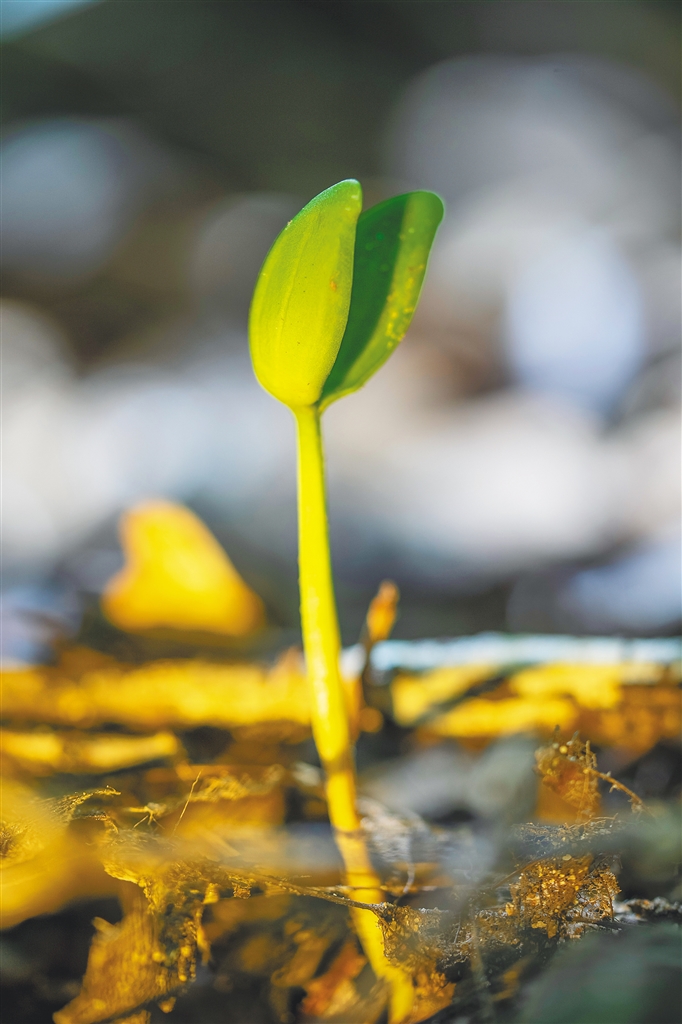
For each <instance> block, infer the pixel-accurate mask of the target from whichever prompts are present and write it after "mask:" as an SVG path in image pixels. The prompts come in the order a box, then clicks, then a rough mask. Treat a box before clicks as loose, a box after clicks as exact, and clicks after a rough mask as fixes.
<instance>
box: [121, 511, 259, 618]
mask: <svg viewBox="0 0 682 1024" xmlns="http://www.w3.org/2000/svg"><path fill="white" fill-rule="evenodd" d="M120 532H121V543H122V545H123V550H124V553H125V558H126V564H125V566H124V568H123V569H122V570H121V572H119V573H118V574H117V575H116V576H114V577H113V579H111V580H110V581H109V583H108V584H107V586H106V588H105V591H104V593H103V595H102V609H103V611H104V614H105V615H106V616H107V618H108V619H109V620H110V621H111V622H112V623H113V624H114V625H115V626H118V627H119V628H120V629H125V630H131V631H135V630H149V629H158V628H169V629H181V630H185V631H187V630H199V631H206V632H210V633H219V634H221V635H225V636H245V635H246V634H248V633H251V632H253V631H254V630H256V629H258V628H259V627H260V626H262V625H263V623H264V620H265V616H264V609H263V602H262V601H261V599H260V598H259V597H258V596H257V595H256V594H254V592H253V591H252V590H251V589H250V588H249V587H247V585H246V584H245V583H244V581H243V580H242V578H241V576H240V575H239V573H238V572H237V570H236V569H235V568H234V566H233V565H232V563H231V561H230V559H229V558H228V557H227V555H226V553H225V551H224V550H223V548H222V547H221V546H220V545H219V544H218V542H217V540H216V539H215V537H214V536H213V535H212V534H211V533H210V531H209V530H208V529H207V528H206V527H205V526H204V524H203V523H202V522H201V521H200V520H199V519H198V518H197V517H196V516H195V515H194V513H193V512H190V510H189V509H187V508H184V507H183V506H182V505H174V504H172V503H171V502H168V501H150V502H145V503H144V504H141V505H138V506H136V507H135V508H132V509H130V510H129V511H128V512H126V513H124V515H123V516H122V518H121V523H120Z"/></svg>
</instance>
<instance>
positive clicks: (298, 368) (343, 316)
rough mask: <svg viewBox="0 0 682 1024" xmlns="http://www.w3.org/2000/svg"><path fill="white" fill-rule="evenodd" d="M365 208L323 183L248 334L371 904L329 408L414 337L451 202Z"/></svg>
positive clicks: (385, 967)
mask: <svg viewBox="0 0 682 1024" xmlns="http://www.w3.org/2000/svg"><path fill="white" fill-rule="evenodd" d="M361 207H362V190H361V188H360V184H359V182H357V181H355V180H353V179H350V180H348V181H341V182H339V183H338V184H337V185H333V186H332V187H331V188H328V189H327V190H326V191H324V192H322V193H320V195H318V196H316V197H315V198H314V199H313V200H312V201H311V202H310V203H308V205H307V206H306V207H304V209H303V210H301V212H300V213H299V214H298V215H297V216H296V217H294V219H293V220H292V221H290V223H289V224H288V225H287V226H286V228H285V229H284V231H282V233H281V234H280V235H279V237H278V238H277V240H276V241H275V243H274V245H273V247H272V249H271V250H270V252H269V254H268V256H267V258H266V260H265V263H264V264H263V268H262V270H261V273H260V277H259V278H258V283H257V284H256V289H255V292H254V296H253V302H252V304H251V313H250V318H249V339H250V346H251V358H252V361H253V368H254V372H255V374H256V377H257V378H258V380H259V382H260V384H261V385H262V386H263V388H265V390H266V391H268V392H269V393H270V394H271V395H273V396H274V397H275V398H277V399H278V400H279V401H280V402H283V403H284V405H286V406H288V407H289V409H291V411H292V413H293V415H294V417H295V420H296V427H297V439H298V524H299V527H298V529H299V548H298V552H299V582H300V596H301V621H302V628H303V644H304V648H305V656H306V665H307V674H308V679H309V686H310V694H311V716H312V726H313V736H314V738H315V743H316V746H317V750H318V753H319V755H320V760H321V761H322V764H323V766H324V769H325V774H326V788H327V802H328V808H329V817H330V820H331V823H332V826H333V828H334V829H335V833H336V837H337V842H338V844H339V847H340V850H341V853H342V855H343V858H344V863H345V866H346V873H347V877H348V882H349V884H350V885H352V886H355V887H356V892H355V893H354V896H355V898H356V899H357V900H364V902H368V903H373V902H379V901H381V898H382V897H381V891H380V888H379V882H378V879H377V877H376V874H375V872H374V870H373V868H372V865H371V862H370V859H369V856H368V853H367V850H366V848H365V845H364V842H363V840H362V838H361V832H360V820H359V817H358V813H357V810H356V806H355V769H354V754H353V744H352V739H351V730H350V725H349V717H348V710H347V705H346V700H345V695H344V688H343V684H342V681H341V676H340V672H339V653H340V637H339V626H338V620H337V614H336V604H335V600H334V587H333V579H332V569H331V559H330V552H329V534H328V526H327V509H326V499H325V484H324V455H323V448H322V437H321V433H320V416H321V414H322V412H323V411H324V410H325V409H326V408H327V407H328V406H329V405H331V403H332V402H335V401H336V400H337V399H339V398H342V397H343V396H344V395H348V394H351V393H352V392H353V391H357V390H358V389H359V388H361V387H362V386H363V384H365V383H366V382H367V381H368V380H369V378H370V377H371V376H372V375H373V374H374V373H375V372H376V371H377V370H378V369H379V367H380V366H381V365H382V364H383V363H384V362H385V361H386V360H387V359H388V357H389V356H390V354H391V352H392V351H393V349H394V348H395V347H396V346H397V345H398V343H399V342H400V341H401V339H402V338H403V335H404V334H405V332H406V330H407V328H408V326H409V324H410V321H411V319H412V314H413V313H414V310H415V307H416V305H417V299H418V297H419V292H420V289H421V285H422V281H423V279H424V272H425V270H426V262H427V259H428V254H429V250H430V248H431V243H432V242H433V238H434V235H435V232H436V229H437V227H438V225H439V223H440V221H441V219H442V216H443V204H442V202H441V200H440V199H439V198H438V196H437V195H434V193H432V192H409V193H407V194H406V195H402V196H396V197H395V198H393V199H388V200H387V201H386V202H383V203H379V204H378V205H377V206H374V207H372V208H371V209H369V210H366V211H365V212H364V213H361V212H360V211H361ZM355 923H356V927H357V928H358V932H359V934H360V937H361V941H362V943H363V946H364V948H365V952H366V953H367V955H368V957H369V959H370V962H371V963H372V966H373V968H374V970H375V972H376V973H378V974H379V975H382V976H383V977H385V978H386V979H387V980H388V981H389V983H390V984H391V988H392V1000H391V1002H392V1007H391V1018H392V1020H395V1021H397V1020H401V1019H405V1018H406V1017H407V1016H408V1014H409V1012H410V1007H411V1004H412V999H413V995H412V985H411V982H410V981H409V979H407V978H406V976H405V975H403V974H402V973H401V972H399V971H398V969H397V968H391V967H390V966H389V964H388V963H387V961H386V960H385V957H384V955H383V945H382V942H381V933H380V930H379V926H378V922H377V918H376V916H375V915H374V914H373V913H372V912H369V911H358V912H356V914H355Z"/></svg>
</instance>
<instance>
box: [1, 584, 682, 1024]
mask: <svg viewBox="0 0 682 1024" xmlns="http://www.w3.org/2000/svg"><path fill="white" fill-rule="evenodd" d="M396 602H397V591H396V590H395V588H390V587H384V588H383V589H382V591H380V594H379V595H378V597H377V599H375V602H373V605H372V609H371V611H370V615H369V616H368V623H367V626H366V631H365V634H364V637H363V643H364V645H365V649H366V651H367V652H369V651H370V650H371V646H372V644H373V643H374V642H376V641H377V640H380V639H383V638H385V636H386V635H388V633H389V632H390V628H391V626H392V623H393V620H394V618H395V611H396ZM524 671H525V675H524ZM582 671H583V670H582V669H581V668H580V667H579V666H563V667H562V666H547V667H543V666H540V667H539V668H538V669H536V670H535V669H534V670H533V671H528V670H518V671H516V672H511V673H500V671H499V668H498V667H496V666H474V667H471V666H469V667H467V670H466V671H459V670H452V671H451V670H436V671H435V672H432V673H425V674H422V676H421V677H415V676H414V675H412V676H410V675H409V674H402V675H401V674H400V673H399V674H398V675H397V676H396V677H395V678H394V680H393V682H392V683H391V684H390V685H389V687H388V688H387V689H386V688H384V690H385V692H384V693H383V694H382V696H381V700H380V701H376V700H375V697H376V691H377V690H379V689H381V688H380V687H376V686H375V685H374V681H373V680H372V678H371V676H368V675H367V673H365V675H363V677H362V678H356V679H351V680H346V684H345V685H346V691H347V699H348V703H349V709H351V712H352V720H353V721H354V722H355V728H356V730H358V731H363V730H364V731H365V732H367V733H368V734H370V735H371V734H376V733H377V732H378V731H379V730H381V729H382V728H383V727H384V723H385V720H386V718H389V719H390V718H393V719H394V721H396V722H397V723H398V724H399V725H401V726H402V729H403V733H404V735H405V737H406V741H407V740H409V742H410V743H411V744H412V745H413V748H415V749H419V747H420V745H421V746H422V747H423V746H424V745H426V746H429V745H433V744H434V743H435V744H438V743H442V742H443V736H444V735H446V732H444V731H443V726H442V725H439V724H438V723H442V722H443V721H445V722H448V721H449V722H452V718H450V719H448V715H452V712H453V710H456V709H458V708H459V709H462V711H467V708H469V709H470V710H469V711H467V714H469V715H470V717H469V719H468V724H467V726H466V729H464V728H462V726H461V723H462V721H464V719H460V726H459V727H458V728H459V733H458V735H459V738H460V741H462V742H469V744H470V749H472V750H475V749H481V748H482V747H485V746H486V744H488V743H489V742H490V741H491V738H494V737H495V735H499V732H496V730H497V729H498V725H499V723H500V721H501V718H500V711H501V709H503V708H504V707H505V706H506V704H507V702H508V701H509V700H513V701H516V702H519V701H520V702H522V703H523V702H526V712H524V714H525V715H526V717H525V719H523V715H522V716H521V717H520V719H519V720H521V719H523V720H524V721H526V722H527V721H528V720H532V722H533V729H534V730H535V732H536V735H539V737H542V736H543V734H544V735H545V737H546V739H545V741H544V742H541V745H540V746H538V748H537V751H536V757H535V760H536V773H537V776H538V780H539V800H538V811H539V817H536V819H535V820H534V821H532V822H530V823H527V824H517V825H511V826H509V825H508V823H505V824H497V825H494V824H493V825H492V826H491V825H489V826H487V827H486V828H483V829H481V828H477V827H474V826H472V825H470V824H467V823H466V822H463V823H461V824H457V823H455V824H450V825H448V824H445V825H438V824H434V823H432V824H429V823H428V822H426V821H425V820H424V819H423V818H421V817H420V816H419V815H418V814H416V813H413V812H404V811H403V812H400V813H397V812H394V811H391V810H389V809H388V808H386V807H385V806H384V805H383V804H381V803H380V802H379V801H377V800H370V799H368V798H363V799H362V800H361V801H360V805H359V807H360V812H361V815H362V829H363V834H364V839H365V842H366V844H367V847H368V849H369V850H370V852H371V856H372V861H373V863H374V865H375V867H376V869H377V871H378V873H379V876H380V878H381V900H380V901H379V902H376V903H372V904H367V903H366V902H362V901H358V900H357V899H356V898H355V893H354V890H353V888H352V887H351V886H348V885H347V884H345V883H344V876H343V869H342V865H341V863H340V861H339V858H338V854H337V852H336V848H335V846H334V844H333V842H332V838H331V833H330V830H329V826H328V822H327V818H326V807H325V799H324V787H323V785H322V779H321V776H320V773H319V769H317V768H316V767H315V766H314V765H310V764H306V763H305V762H304V761H301V760H300V751H301V749H302V748H301V741H302V740H305V737H306V735H309V726H310V715H309V711H308V707H307V703H306V700H307V698H306V691H305V687H304V676H303V670H302V665H301V661H300V657H299V655H298V654H296V653H288V654H286V655H285V656H284V657H283V658H282V659H280V661H279V662H277V663H275V665H274V667H272V668H270V669H267V668H263V667H262V666H260V665H258V664H255V663H248V662H243V661H241V662H240V661H236V662H235V661H229V660H227V661H219V660H218V661H213V662H203V661H198V660H193V659H185V660H182V659H179V660H177V661H172V660H170V661H169V660H166V661H160V662H158V661H157V662H150V663H146V664H145V663H142V664H125V663H120V662H117V661H116V660H115V659H113V658H112V657H110V656H108V655H104V654H101V653H99V652H97V651H88V650H86V649H83V648H78V649H71V650H68V649H67V650H64V651H63V652H62V655H61V660H59V661H57V663H56V665H55V666H52V667H34V668H28V669H20V670H18V671H14V672H10V673H7V674H6V679H5V680H4V681H3V682H4V686H5V687H6V697H7V699H6V700H5V711H4V714H5V721H6V728H5V729H4V730H3V732H2V733H1V734H0V749H1V750H2V755H3V762H2V764H3V776H4V792H3V815H2V817H3V823H2V832H1V834H0V854H1V859H0V863H1V864H2V870H1V872H0V878H1V880H2V894H3V909H4V914H5V920H4V923H5V925H10V926H11V925H14V924H17V923H18V922H20V921H24V920H28V919H31V918H34V917H35V916H36V915H39V914H43V913H52V912H54V911H56V910H58V909H59V908H60V907H61V906H63V905H64V903H66V902H67V901H68V900H73V899H83V898H87V897H95V896H101V895H105V894H112V893H115V894H116V897H117V898H118V900H119V903H120V905H121V907H122V910H123V917H122V919H121V921H120V922H118V923H114V924H112V923H110V922H108V921H106V920H104V919H103V918H97V919H95V922H94V926H95V934H94V936H93V938H92V943H91V947H90V953H89V957H88V962H87V968H86V970H85V974H84V977H83V980H82V984H81V987H80V991H79V993H78V994H77V995H75V997H74V998H72V999H71V1001H70V1002H68V1003H67V1005H65V1006H63V1007H62V1008H61V1009H60V1010H58V1011H57V1012H56V1013H55V1015H54V1021H55V1024H105V1022H111V1024H114V1022H115V1024H149V1022H150V1021H152V1020H156V1019H157V1017H156V1016H155V1015H156V1014H158V1012H162V1013H163V1014H168V1015H169V1018H168V1019H169V1021H172V1019H173V1018H174V1014H175V1010H176V1007H178V1005H180V1006H182V1005H185V1003H187V1000H188V999H189V1000H190V1003H191V999H192V993H193V992H197V991H199V992H200V991H201V990H202V989H201V986H202V985H203V987H204V988H205V987H206V984H207V982H206V978H207V977H208V978H209V979H210V989H211V992H212V993H213V995H212V997H211V998H213V999H216V1000H220V999H222V1000H223V1003H221V1004H220V1005H221V1006H222V1007H223V1009H222V1010H221V1017H220V1019H221V1020H223V1019H224V1020H225V1021H229V1020H234V1021H238V1020H239V1021H241V1020H243V1019H244V1018H243V1016H242V1017H240V1016H229V1014H230V1012H231V1011H230V1004H231V1001H232V1000H233V999H235V1000H237V1002H236V1003H235V1006H236V1007H238V1006H239V1005H242V1004H239V1003H238V997H239V993H240V992H251V993H254V992H255V991H256V990H257V992H258V995H257V996H255V995H252V996H251V997H250V998H252V999H258V1000H260V1004H261V1011H259V1012H261V1016H262V1018H263V1019H264V1020H265V1019H267V1020H272V1021H281V1022H294V1021H300V1022H312V1021H332V1022H333V1021H336V1022H339V1024H353V1022H356V1021H357V1022H358V1024H372V1022H377V1024H379V1022H381V1021H382V1020H384V1019H385V1014H386V1007H387V1000H388V995H389V994H388V990H387V985H386V982H385V981H384V980H382V979H381V978H378V977H377V976H376V975H375V974H374V972H373V970H372V968H371V966H370V964H369V963H368V960H367V958H366V956H365V955H364V953H363V951H362V948H361V946H360V944H359V942H358V938H357V935H356V933H355V929H354V925H353V918H352V915H351V910H352V909H353V908H354V907H358V906H361V907H363V908H365V909H367V910H368V911H370V912H371V913H372V914H374V915H375V916H376V919H377V920H378V922H379V925H380V928H381V932H382V935H383V940H384V950H385V955H386V957H387V960H388V962H389V963H391V964H395V965H397V966H399V967H400V968H401V970H402V971H407V973H408V974H409V976H410V977H411V979H412V985H413V989H414V996H415V998H414V1001H413V1007H412V1010H411V1011H410V1016H409V1017H405V1018H404V1024H410V1022H414V1024H416V1022H417V1021H425V1020H428V1019H430V1018H432V1017H434V1015H436V1017H435V1018H434V1019H438V1020H441V1019H442V1020H446V1019H452V1020H454V1019H456V1018H457V1019H464V1020H469V1019H471V1020H472V1021H473V1020H480V1021H485V1020H493V1019H495V1017H496V1014H499V1013H500V1012H502V1010H503V1009H504V1007H506V1006H515V1005H516V1002H517V1001H518V998H519V992H525V991H526V988H525V987H524V986H527V979H531V981H532V979H533V977H535V976H538V973H540V975H541V974H542V972H543V971H544V970H545V969H546V965H547V964H548V963H550V962H551V960H552V958H553V956H554V954H555V953H556V951H557V950H559V949H561V948H563V947H564V946H565V945H566V944H569V945H571V944H573V943H574V942H576V940H579V939H580V940H582V939H583V938H584V937H585V936H586V935H588V934H590V935H591V934H594V933H602V932H603V933H605V934H611V933H613V932H614V931H615V932H622V931H623V929H626V930H627V929H628V928H632V927H641V926H643V925H646V924H648V923H650V922H652V921H655V920H658V921H665V922H667V923H668V925H670V926H671V927H672V924H671V922H677V923H678V924H679V921H680V916H681V914H680V905H679V903H676V902H675V900H674V899H673V900H672V901H671V900H669V899H667V898H666V897H664V896H654V898H653V899H646V898H636V897H635V898H632V897H631V898H629V899H621V897H622V895H623V894H622V893H621V892H620V886H619V881H618V877H617V872H618V855H619V853H621V852H622V851H627V849H628V844H630V843H631V842H633V841H635V842H636V837H637V836H638V835H639V834H640V832H641V828H642V823H643V822H645V821H646V822H650V823H651V824H650V826H647V827H651V828H655V827H656V826H657V821H658V820H659V819H661V814H662V811H661V809H660V808H656V807H654V808H653V809H649V808H647V807H645V806H644V804H643V802H642V800H641V798H640V797H639V796H638V795H637V793H635V792H634V791H633V790H632V789H631V788H630V787H628V786H626V785H624V784H623V783H621V782H620V781H619V780H617V779H615V778H613V777H612V775H611V773H610V772H608V771H607V772H603V771H600V769H599V765H598V756H597V754H596V753H595V751H594V749H593V744H594V743H597V744H598V745H600V747H599V749H608V747H605V740H604V737H605V735H607V734H608V739H609V742H610V744H611V746H612V747H614V748H616V749H629V750H630V753H631V755H632V757H635V756H637V755H638V754H640V753H641V751H642V746H643V744H644V743H645V742H646V743H649V746H653V744H654V743H655V742H657V741H660V740H663V741H669V740H670V737H671V734H672V732H673V728H674V725H675V722H676V721H677V720H678V719H676V718H675V716H676V715H679V710H676V709H678V706H679V693H677V687H676V685H675V676H674V673H673V670H672V669H670V668H658V667H657V668H656V669H655V670H654V668H652V667H649V668H648V669H646V670H641V672H640V678H639V680H638V681H635V682H634V683H633V682H628V681H627V678H626V677H627V676H628V673H629V675H630V676H632V671H633V670H632V668H631V667H630V668H627V667H623V666H620V667H618V666H615V667H610V668H609V672H601V673H597V674H596V675H595V674H594V673H593V674H592V675H591V676H590V679H589V680H586V678H585V677H583V678H581V675H580V674H581V672H582ZM647 672H648V676H647V679H646V680H643V679H642V674H645V675H646V673H647ZM588 674H589V673H588ZM417 679H420V680H421V692H418V690H417V689H416V681H417ZM633 687H635V688H638V695H637V701H635V702H634V703H633V699H632V696H631V695H632V693H633V689H632V688H633ZM675 693H677V700H678V704H677V705H676V704H675V702H674V701H673V700H672V696H673V694H675ZM386 694H388V696H389V697H390V698H391V699H390V700H389V701H388V702H387V700H386ZM406 695H407V696H406ZM408 698H409V700H408ZM410 700H411V701H412V705H410V704H409V701H410ZM448 701H450V702H451V704H450V706H449V707H446V705H447V704H448ZM557 701H559V702H561V701H564V702H569V703H570V704H571V716H572V717H570V716H566V717H565V719H564V721H565V722H568V723H569V724H571V725H572V724H575V720H576V717H577V719H579V720H580V721H581V722H582V723H583V724H584V725H586V727H587V729H586V735H584V736H583V735H581V734H578V733H575V734H574V735H572V736H570V735H569V734H568V733H567V731H566V729H565V728H563V727H560V728H559V730H558V731H556V732H555V731H554V727H555V725H556V721H553V720H552V714H553V710H552V709H554V711H555V710H556V707H555V705H556V702H557ZM543 702H544V710H543V711H542V713H538V707H541V706H542V705H543ZM628 702H629V703H628ZM637 702H639V703H637ZM377 703H378V704H379V705H380V706H379V707H377V706H376V705H377ZM483 705H485V707H483V710H481V709H482V706H483ZM635 705H636V706H637V707H639V708H643V709H644V712H643V714H642V721H640V722H639V723H636V724H635V726H634V727H633V722H632V708H633V707H634V706H635ZM410 706H411V707H412V710H411V711H410V712H409V714H408V712H407V711H406V710H405V709H406V708H408V707H410ZM518 706H520V705H518V703H517V707H518ZM46 709H47V710H46ZM472 709H473V710H472ZM548 709H549V710H548ZM576 709H577V710H576ZM607 714H608V715H610V716H611V717H610V718H609V719H608V720H606V719H605V718H604V715H607ZM377 716H378V717H377ZM410 716H411V717H410ZM533 716H534V717H533ZM590 716H592V717H590ZM595 716H596V717H595ZM599 716H601V717H599ZM556 717H557V716H556V715H555V718H556ZM517 718H518V716H517ZM512 720H514V719H513V716H512ZM46 721H47V722H51V723H52V725H51V727H50V726H47V727H46V726H45V724H44V723H45V722H46ZM377 722H378V724H377ZM476 722H478V726H477V728H478V732H476V730H475V729H474V724H475V723H476ZM550 722H552V728H551V730H550V728H549V723H550ZM434 723H435V725H436V727H435V728H434ZM496 723H497V724H496ZM507 724H508V723H507ZM507 724H505V725H504V729H502V730H501V731H502V732H504V731H505V730H506V728H507ZM208 725H210V726H211V727H212V728H213V729H214V730H215V729H216V728H218V729H222V733H221V735H222V737H223V740H222V745H221V746H220V749H219V751H218V753H217V755H216V754H215V752H214V754H213V756H212V757H209V758H204V759H203V760H196V759H195V758H192V757H190V756H189V754H188V750H189V749H190V747H191V746H192V743H190V742H188V739H187V737H188V736H189V735H190V734H189V733H188V732H187V730H188V729H192V728H197V727H198V726H208ZM448 728H449V729H450V731H451V733H452V727H451V725H450V726H448ZM619 728H620V732H618V729H619ZM97 730H99V731H97ZM193 742H194V741H193ZM94 777H96V778H97V779H98V784H97V785H94V786H93V785H90V786H89V787H88V786H85V787H83V788H81V789H78V788H74V782H77V781H78V779H81V778H82V779H86V778H94ZM50 787H52V790H51V791H50ZM55 787H56V790H57V791H56V793H55ZM609 790H615V794H614V798H617V799H619V800H620V805H619V807H618V809H617V811H616V813H611V811H612V810H613V807H612V805H609V812H608V813H607V812H605V810H604V801H605V799H606V798H607V797H608V791H609ZM41 793H42V794H47V795H41ZM547 800H549V801H550V803H551V813H547V807H548V806H549V805H548V804H547ZM552 801H553V803H552ZM628 805H629V807H628ZM543 806H544V808H545V810H544V812H543V810H542V809H543ZM657 815H658V818H657ZM543 819H544V820H543ZM633 837H635V839H634V840H633ZM198 978H201V979H202V981H201V983H200V982H199V981H198V980H197V979H198ZM254 986H255V988H254ZM178 1000H180V1004H178V1002H177V1001H178ZM187 1005H190V1004H189V1003H188V1004H187ZM211 1005H212V1006H215V1005H218V1004H215V1003H213V1004H211ZM198 1012H199V1016H197V1017H196V1019H197V1020H205V1019H206V1018H205V1016H204V1017H202V1016H201V1014H202V1013H204V1012H205V1011H204V1010H200V1011H198ZM211 1012H213V1011H211ZM234 1012H235V1013H237V1014H239V1013H242V1012H243V1011H242V1010H239V1009H235V1010H234ZM223 1014H224V1016H223ZM443 1014H446V1015H447V1014H451V1015H452V1016H451V1017H447V1016H445V1017H444V1016H443ZM182 1019H187V1018H182ZM504 1019H510V1018H508V1017H507V1018H504Z"/></svg>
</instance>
